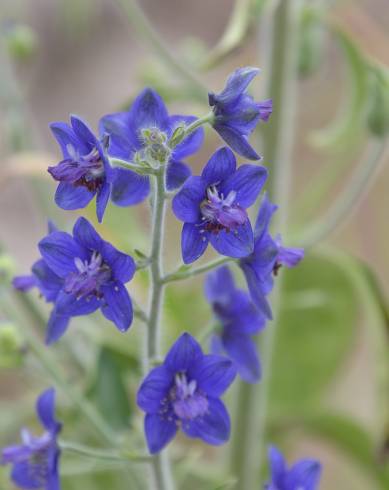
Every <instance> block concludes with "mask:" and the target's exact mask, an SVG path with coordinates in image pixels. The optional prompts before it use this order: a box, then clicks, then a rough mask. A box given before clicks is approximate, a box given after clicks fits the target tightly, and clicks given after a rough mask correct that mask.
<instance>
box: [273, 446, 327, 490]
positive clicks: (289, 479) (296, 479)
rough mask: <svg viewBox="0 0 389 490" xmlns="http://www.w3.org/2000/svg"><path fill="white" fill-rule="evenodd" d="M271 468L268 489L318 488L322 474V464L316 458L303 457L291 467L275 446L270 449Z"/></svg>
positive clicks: (299, 489) (310, 489)
mask: <svg viewBox="0 0 389 490" xmlns="http://www.w3.org/2000/svg"><path fill="white" fill-rule="evenodd" d="M269 460H270V469H271V478H270V481H269V482H268V483H267V484H266V485H265V489H266V490H316V489H317V488H318V485H319V480H320V476H321V464H320V463H319V461H316V460H314V459H302V460H300V461H298V462H297V463H295V464H294V465H293V466H292V467H291V468H290V469H288V468H287V466H286V462H285V459H284V456H283V455H282V454H281V453H280V452H279V451H278V449H277V448H275V447H270V449H269Z"/></svg>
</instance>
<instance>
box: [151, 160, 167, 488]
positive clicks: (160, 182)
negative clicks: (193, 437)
mask: <svg viewBox="0 0 389 490" xmlns="http://www.w3.org/2000/svg"><path fill="white" fill-rule="evenodd" d="M152 208H153V224H152V235H151V236H152V243H151V254H150V279H151V296H150V305H149V314H148V332H147V342H146V362H145V370H146V373H147V372H148V370H149V369H150V368H151V367H153V362H154V360H156V359H158V358H159V357H160V345H161V342H160V320H161V313H162V306H163V297H164V287H165V284H164V281H163V261H162V252H163V250H162V249H163V240H164V222H165V210H166V201H165V169H164V167H161V168H160V170H159V171H158V173H157V174H156V175H155V177H154V194H153V202H152ZM151 469H152V481H153V488H155V490H172V489H173V488H174V487H173V480H172V476H171V470H170V464H169V460H168V454H167V450H164V451H162V452H161V453H159V454H156V455H155V456H153V457H152V459H151Z"/></svg>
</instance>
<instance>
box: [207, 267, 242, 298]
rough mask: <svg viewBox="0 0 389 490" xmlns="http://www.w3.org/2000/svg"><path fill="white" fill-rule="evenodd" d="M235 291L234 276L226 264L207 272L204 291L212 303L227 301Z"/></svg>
mask: <svg viewBox="0 0 389 490" xmlns="http://www.w3.org/2000/svg"><path fill="white" fill-rule="evenodd" d="M234 291H235V283H234V276H233V275H232V272H231V270H230V269H229V268H228V267H227V266H226V265H225V266H223V267H219V268H217V269H216V270H215V271H212V272H210V273H209V274H207V277H206V279H205V284H204V292H205V296H206V298H207V300H208V301H209V302H210V303H215V302H218V303H225V302H226V301H228V300H229V298H230V297H231V295H232V294H233V292H234Z"/></svg>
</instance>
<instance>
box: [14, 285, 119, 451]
mask: <svg viewBox="0 0 389 490" xmlns="http://www.w3.org/2000/svg"><path fill="white" fill-rule="evenodd" d="M14 297H15V299H16V301H17V303H18V305H20V306H21V307H22V309H23V310H24V311H25V312H26V313H27V314H28V315H26V316H27V319H26V318H25V320H24V321H23V320H22V321H20V322H19V327H20V328H21V330H22V333H23V335H24V337H25V338H26V340H27V342H28V344H29V345H30V347H31V349H32V351H33V352H34V354H35V355H36V357H37V358H38V359H39V361H40V363H41V364H42V366H43V367H44V369H45V370H46V371H47V372H48V374H49V375H50V376H51V377H52V378H53V380H54V382H55V384H56V385H57V386H59V387H60V389H61V390H62V391H63V392H64V393H65V394H66V395H67V396H68V398H69V399H70V400H72V402H73V403H74V404H75V406H76V407H78V409H79V410H80V411H81V412H82V413H83V414H84V416H85V418H86V419H87V420H88V421H89V422H90V424H91V425H93V427H94V429H95V430H96V432H97V433H98V434H100V435H101V437H102V438H103V439H105V440H106V441H107V442H109V443H110V444H112V445H115V444H116V443H117V440H116V436H115V434H114V433H113V432H112V430H111V428H110V427H109V426H108V425H107V424H106V423H105V421H104V419H103V418H102V417H101V415H100V414H99V413H98V412H97V411H96V410H95V408H94V407H93V405H91V404H90V403H89V402H88V401H87V400H86V399H85V398H84V397H83V395H82V394H81V393H79V392H78V391H77V390H76V389H75V388H74V387H73V386H72V385H71V384H70V383H68V382H67V381H66V379H65V377H64V376H63V373H62V372H61V370H60V368H59V367H58V365H57V363H56V362H55V360H54V359H53V358H52V356H51V353H50V352H49V350H48V349H47V347H46V346H45V345H44V344H43V343H42V341H41V339H39V338H38V337H37V336H36V333H35V331H34V330H33V326H32V324H33V323H34V324H35V325H36V328H37V329H40V328H41V325H45V323H46V321H45V319H44V318H42V316H41V315H40V312H39V310H38V309H37V308H35V306H34V305H33V303H32V302H31V301H30V300H29V298H28V297H27V296H25V293H19V292H16V291H15V293H14ZM31 321H32V322H31Z"/></svg>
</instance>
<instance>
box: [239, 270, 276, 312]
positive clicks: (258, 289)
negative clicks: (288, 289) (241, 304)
mask: <svg viewBox="0 0 389 490" xmlns="http://www.w3.org/2000/svg"><path fill="white" fill-rule="evenodd" d="M241 268H242V270H243V273H244V275H245V278H246V281H247V286H248V288H249V291H250V296H251V299H252V300H253V302H254V304H255V306H256V307H257V308H258V309H259V311H260V312H261V313H262V314H263V315H264V316H265V317H266V318H268V319H269V320H271V319H272V318H273V315H272V312H271V308H270V305H269V302H268V301H267V299H266V295H265V293H264V288H263V285H262V281H261V279H260V278H259V277H258V276H257V274H256V273H255V271H254V270H253V268H252V267H250V266H247V265H246V264H242V265H241Z"/></svg>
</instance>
